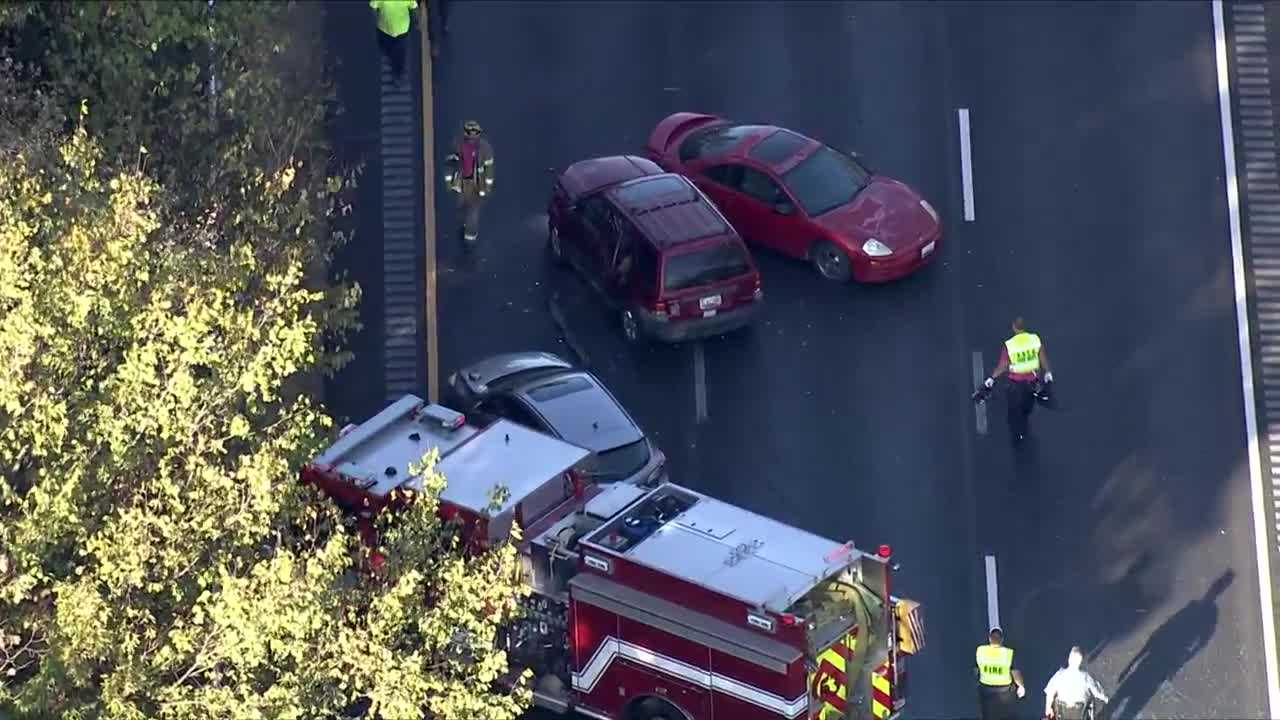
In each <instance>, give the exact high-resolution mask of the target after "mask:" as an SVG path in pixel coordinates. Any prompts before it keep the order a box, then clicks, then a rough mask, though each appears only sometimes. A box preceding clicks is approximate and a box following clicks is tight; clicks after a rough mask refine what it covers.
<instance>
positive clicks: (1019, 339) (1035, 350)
mask: <svg viewBox="0 0 1280 720" xmlns="http://www.w3.org/2000/svg"><path fill="white" fill-rule="evenodd" d="M1004 348H1005V350H1006V351H1008V353H1009V372H1015V373H1033V372H1035V371H1037V370H1039V369H1040V336H1039V335H1037V334H1035V333H1031V332H1020V333H1018V334H1017V335H1014V336H1013V337H1011V338H1009V339H1008V340H1005V341H1004Z"/></svg>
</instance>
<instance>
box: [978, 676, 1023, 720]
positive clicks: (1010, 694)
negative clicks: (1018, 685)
mask: <svg viewBox="0 0 1280 720" xmlns="http://www.w3.org/2000/svg"><path fill="white" fill-rule="evenodd" d="M1017 702H1018V694H1017V693H1016V692H1014V687H1013V685H1002V686H999V687H992V686H990V685H979V686H978V703H979V706H980V707H981V708H982V720H1014V719H1015V712H1014V711H1015V710H1016V709H1017V708H1016V704H1017Z"/></svg>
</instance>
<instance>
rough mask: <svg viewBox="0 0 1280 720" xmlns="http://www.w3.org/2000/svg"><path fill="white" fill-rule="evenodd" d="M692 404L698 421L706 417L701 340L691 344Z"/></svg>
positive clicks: (704, 374)
mask: <svg viewBox="0 0 1280 720" xmlns="http://www.w3.org/2000/svg"><path fill="white" fill-rule="evenodd" d="M693 404H694V409H695V410H696V412H697V414H698V422H704V421H706V419H707V358H706V355H705V353H704V351H703V349H702V342H701V341H699V342H695V343H694V344H693Z"/></svg>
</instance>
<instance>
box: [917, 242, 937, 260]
mask: <svg viewBox="0 0 1280 720" xmlns="http://www.w3.org/2000/svg"><path fill="white" fill-rule="evenodd" d="M937 244H938V241H937V240H934V241H933V242H931V243H929V244H928V245H925V246H924V247H922V248H920V257H925V256H926V255H928V254H929V253H931V252H933V246H934V245H937Z"/></svg>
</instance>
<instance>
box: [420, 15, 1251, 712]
mask: <svg viewBox="0 0 1280 720" xmlns="http://www.w3.org/2000/svg"><path fill="white" fill-rule="evenodd" d="M451 15H452V18H451V24H452V34H451V37H450V38H449V40H448V43H447V45H446V47H445V48H444V51H443V53H442V55H441V57H440V58H439V59H438V60H437V61H436V65H435V74H436V77H435V93H436V95H435V113H436V115H435V126H436V128H437V133H438V134H437V137H436V142H437V151H436V156H437V157H443V154H444V152H445V147H446V144H447V143H448V142H449V140H450V139H451V137H452V136H453V134H454V132H456V129H457V127H458V126H459V125H460V123H461V122H462V121H463V120H464V119H476V120H479V121H480V122H481V123H482V124H483V125H484V126H485V127H486V129H487V131H488V133H489V136H490V138H491V141H492V142H493V145H494V148H495V151H496V156H497V166H498V168H497V169H498V187H497V193H496V198H495V199H494V201H493V202H492V203H491V204H490V206H489V207H487V208H486V211H485V216H484V218H483V222H482V232H481V248H480V250H479V252H478V255H477V257H476V258H474V259H467V258H464V257H463V256H462V255H461V253H460V251H459V249H458V247H457V245H456V240H455V238H454V236H453V234H452V233H451V232H450V231H451V230H452V229H453V228H454V227H455V226H456V223H457V219H458V214H457V213H456V211H455V210H454V209H453V208H452V207H449V206H448V205H447V202H448V200H449V198H448V196H447V195H444V194H443V193H441V194H440V195H439V197H440V198H441V200H440V202H441V206H440V208H439V214H438V217H439V222H438V224H439V226H440V228H441V230H442V232H441V250H440V256H441V258H440V271H441V281H440V293H441V295H440V300H439V308H440V344H441V345H440V347H441V351H440V358H441V366H442V367H441V370H442V377H443V375H447V373H448V372H450V371H451V370H453V369H455V368H457V367H458V366H459V365H460V364H463V363H466V362H470V361H472V360H475V359H478V358H480V357H483V356H485V355H487V354H491V353H496V352H503V351H511V350H522V349H547V350H552V351H558V352H562V353H566V354H567V353H569V352H570V351H569V348H568V347H566V346H565V344H564V343H563V342H562V341H561V340H560V334H559V331H558V329H557V327H556V325H555V324H554V323H553V322H552V319H551V316H550V314H549V313H548V310H547V304H548V302H549V301H550V300H551V299H552V298H553V297H557V298H558V302H559V304H560V306H561V308H562V309H563V312H564V315H565V316H566V318H567V320H568V324H569V326H570V329H571V331H572V334H573V335H574V336H575V337H576V338H577V339H578V340H579V341H580V344H581V345H582V347H583V348H584V349H585V351H586V353H587V356H588V358H589V360H590V363H591V367H592V368H593V369H594V370H595V371H596V372H597V373H598V374H600V376H601V377H602V378H603V379H604V380H605V382H606V383H607V384H608V385H609V386H610V387H611V388H612V389H613V390H614V392H615V393H616V394H617V395H618V396H619V397H620V399H621V400H622V401H623V403H624V404H626V405H627V406H628V407H629V408H630V409H631V411H632V412H633V414H635V415H636V417H637V418H638V419H639V420H640V422H641V423H642V424H643V425H644V426H645V427H646V428H647V429H648V430H649V431H650V432H651V434H652V435H653V436H654V437H655V438H656V439H657V440H658V442H659V443H660V444H661V446H662V447H663V448H664V449H665V450H666V452H667V453H668V455H669V456H670V457H671V461H672V465H673V469H674V478H675V479H676V480H677V481H678V482H682V483H684V484H688V485H691V486H693V487H695V488H698V489H700V490H704V491H707V492H710V493H712V494H715V495H717V496H720V497H722V498H724V499H726V500H729V501H732V502H736V503H738V504H741V505H744V506H746V507H748V508H750V509H753V510H756V511H760V512H764V513H767V514H770V515H773V516H775V517H778V518H780V519H782V520H785V521H788V522H791V523H795V524H797V525H800V526H802V527H804V528H806V529H809V530H812V531H816V532H819V533H822V534H825V535H828V536H832V537H837V538H851V539H853V540H855V541H856V542H857V543H858V544H859V545H860V546H862V547H864V548H874V547H875V546H876V545H878V544H880V543H890V544H892V545H893V546H894V548H895V552H896V553H897V554H898V557H899V558H900V560H901V562H902V563H903V570H902V573H901V574H900V577H899V580H898V585H897V589H898V590H899V591H900V593H901V594H903V595H905V596H909V597H913V598H915V599H918V600H920V601H922V602H923V603H924V604H925V605H926V607H927V611H928V616H929V623H928V626H929V631H930V642H931V644H930V647H929V648H928V650H927V652H926V653H925V654H924V655H923V656H921V657H919V658H916V659H915V660H914V661H913V664H912V666H911V672H912V698H911V702H910V705H909V707H908V711H907V715H908V716H909V717H913V718H940V717H957V716H965V715H968V714H971V713H973V712H974V694H973V688H972V677H971V674H970V673H971V667H972V658H973V655H972V653H973V648H974V646H975V645H976V644H977V643H979V642H981V641H982V639H983V637H984V635H985V630H986V627H985V625H986V621H987V617H986V616H987V601H986V596H985V592H984V578H983V555H984V554H985V553H992V554H994V555H995V556H996V558H997V562H998V567H999V580H1000V609H1001V616H1002V617H1001V620H1002V624H1003V626H1004V627H1005V629H1006V631H1007V633H1008V636H1009V641H1010V644H1011V645H1013V646H1014V647H1015V648H1017V650H1018V665H1019V666H1021V668H1022V669H1023V671H1024V672H1025V673H1026V675H1027V678H1028V681H1029V683H1030V685H1031V688H1030V691H1031V694H1030V697H1029V699H1028V701H1027V702H1025V703H1024V706H1023V710H1024V713H1023V714H1024V715H1025V716H1026V717H1034V716H1038V714H1039V710H1040V709H1041V708H1040V706H1039V703H1040V702H1041V696H1040V691H1041V688H1042V687H1043V684H1044V683H1045V681H1046V680H1047V679H1048V677H1049V675H1050V673H1051V672H1052V671H1053V670H1054V669H1055V667H1056V666H1057V665H1058V664H1059V663H1061V662H1062V661H1063V659H1064V657H1065V654H1066V650H1067V648H1068V646H1070V645H1071V644H1080V645H1083V646H1085V647H1086V648H1087V649H1089V650H1090V651H1091V653H1092V654H1093V655H1094V658H1093V660H1092V667H1093V669H1094V671H1095V674H1096V675H1097V676H1098V677H1099V679H1100V680H1102V681H1103V683H1104V684H1105V685H1107V686H1108V687H1109V688H1111V689H1112V690H1114V691H1115V692H1114V694H1115V696H1116V699H1117V702H1116V703H1114V704H1113V707H1114V709H1116V710H1119V711H1121V712H1119V713H1118V714H1117V715H1115V716H1116V717H1134V716H1136V715H1141V716H1143V717H1170V716H1173V717H1181V718H1193V717H1219V718H1244V717H1262V716H1263V714H1264V709H1263V708H1264V701H1265V693H1264V681H1263V674H1262V667H1263V662H1262V657H1261V649H1260V641H1259V640H1258V638H1259V637H1260V630H1259V626H1260V621H1259V609H1258V605H1257V582H1258V581H1257V577H1256V570H1255V567H1256V565H1255V561H1254V556H1253V538H1252V520H1251V515H1250V507H1249V497H1248V476H1247V466H1246V464H1245V455H1244V441H1243V421H1242V405H1241V398H1240V395H1239V390H1238V388H1239V387H1240V379H1239V373H1240V370H1239V363H1238V359H1237V356H1236V351H1235V347H1236V346H1235V340H1234V338H1235V335H1234V333H1235V326H1234V314H1233V313H1234V309H1233V306H1232V295H1231V275H1230V248H1229V245H1228V235H1227V222H1226V216H1225V204H1224V201H1223V198H1222V196H1223V190H1222V180H1221V175H1222V172H1223V170H1222V166H1223V161H1222V155H1221V135H1220V131H1219V128H1218V124H1217V108H1216V96H1215V92H1214V91H1215V87H1216V86H1215V81H1214V65H1213V27H1212V18H1211V15H1210V10H1209V6H1208V4H1207V3H1171V4H1154V3H1150V4H1148V3H1138V4H1119V3H1106V4H1104V3H1080V4H1050V3H1039V2H1036V3H1025V4H1013V3H998V4H992V5H973V4H963V3H958V2H952V3H933V4H920V5H915V4H862V3H856V4H855V3H837V2H822V3H801V2H791V3H785V4H783V3H771V4H754V5H740V4H731V3H720V2H718V3H699V4H686V5H667V4H663V3H623V2H609V3H598V4H587V3H551V2H545V3H543V2H540V3H521V2H511V3H507V2H476V3H456V4H454V5H453V8H452V10H451ZM957 107H966V108H969V109H970V111H971V114H972V119H973V135H972V141H973V158H974V178H975V186H976V191H975V192H976V200H977V202H976V207H977V221H976V222H974V223H965V222H963V220H962V202H961V197H962V196H961V185H960V163H959V141H958V137H957V125H956V108H957ZM677 110H701V111H708V112H714V113H722V114H725V115H728V116H732V117H735V118H741V119H752V120H763V121H766V122H774V123H777V124H782V125H787V126H790V127H793V128H795V129H798V130H801V131H804V132H807V133H809V134H812V135H815V136H817V137H821V138H823V139H826V140H828V141H829V142H831V143H833V144H837V145H844V146H849V147H854V148H858V149H860V150H861V151H862V152H863V153H864V154H865V155H866V156H868V157H869V158H870V159H871V161H872V162H873V164H874V165H875V166H876V167H877V168H878V169H879V170H880V171H882V172H884V173H885V174H888V175H892V176H894V177H898V178H900V179H903V180H905V181H907V182H908V183H910V184H912V185H913V186H915V187H916V188H917V189H919V190H920V191H922V193H923V194H924V195H925V196H926V197H928V198H929V199H930V200H931V201H932V202H933V203H934V204H935V205H936V206H937V207H939V209H940V210H941V212H942V213H943V215H944V220H945V222H946V224H947V227H948V238H947V244H946V245H945V246H944V248H943V250H942V251H941V252H942V254H941V257H940V258H939V261H938V262H936V263H935V264H934V265H933V266H932V267H930V268H929V269H927V270H925V271H924V272H922V273H920V274H919V275H917V276H915V277H913V278H910V279H908V280H906V281H904V282H900V283H896V284H892V285H888V286H879V287H856V286H853V287H836V286H832V285H829V284H824V283H822V282H820V281H819V279H818V278H817V277H816V275H815V274H814V273H813V272H812V271H811V270H810V269H809V268H807V267H805V266H803V265H800V264H797V263H794V262H790V261H786V260H782V259H780V258H777V257H774V256H770V255H767V254H758V259H759V261H760V264H761V267H762V270H763V272H764V275H765V291H766V303H767V312H766V313H765V315H764V317H763V319H762V321H761V323H760V324H759V326H757V327H756V328H754V330H752V331H751V332H749V333H747V334H745V335H742V336H736V337H729V338H724V339H721V340H717V341H712V342H709V343H707V344H706V345H705V368H706V384H707V388H706V399H707V415H708V417H707V420H706V421H705V422H704V423H698V422H697V419H696V417H695V400H694V383H693V378H694V371H693V364H692V363H693V357H694V353H693V352H692V350H691V349H690V348H688V347H677V348H649V349H643V350H630V349H628V348H626V347H625V346H624V345H623V343H622V340H621V338H620V335H619V333H618V330H617V328H616V325H615V323H614V322H613V319H612V318H610V317H607V316H606V315H604V314H603V312H602V311H600V310H599V309H598V307H597V305H596V304H595V303H594V302H593V301H592V299H591V298H590V296H589V295H588V294H587V293H586V292H585V290H583V288H582V285H581V283H579V282H578V281H577V280H576V279H575V278H573V277H572V276H570V275H568V274H566V273H563V272H558V271H553V270H551V269H550V268H549V267H548V264H547V263H546V261H545V252H544V240H545V216H544V215H543V213H544V208H545V202H546V197H547V189H548V186H549V178H548V175H547V171H546V168H547V167H551V166H557V167H560V166H563V165H565V164H568V163H570V162H573V161H575V160H578V159H581V158H584V157H589V156H593V155H601V154H614V153H620V152H634V151H637V150H638V149H639V148H640V147H641V145H642V143H643V141H644V139H645V137H646V135H647V133H648V131H649V130H650V129H651V128H652V126H653V124H654V123H655V122H656V121H657V120H659V119H660V118H662V117H663V116H665V115H666V114H667V113H669V112H673V111H677ZM437 182H438V179H437ZM1015 313H1021V314H1023V315H1025V316H1026V317H1027V318H1028V320H1029V321H1030V322H1031V323H1032V325H1033V327H1034V329H1036V330H1038V331H1040V332H1041V333H1042V334H1043V336H1044V337H1045V339H1046V342H1047V348H1048V350H1049V352H1050V353H1051V357H1052V359H1053V364H1054V367H1055V368H1056V370H1057V373H1056V374H1057V376H1058V380H1059V383H1058V387H1059V390H1058V393H1059V395H1060V399H1061V406H1062V407H1061V409H1060V410H1059V411H1058V412H1056V413H1040V414H1039V415H1038V416H1037V417H1036V418H1035V425H1036V430H1037V431H1038V436H1039V438H1038V440H1037V441H1036V442H1035V443H1034V444H1032V445H1031V446H1029V447H1028V448H1027V449H1026V450H1025V451H1023V452H1021V453H1020V454H1018V455H1015V454H1014V453H1013V452H1012V451H1011V449H1010V447H1009V444H1008V438H1007V433H1006V430H1005V428H1004V425H1003V415H1002V412H1003V408H1002V407H1000V406H999V405H998V404H997V405H994V406H993V407H991V408H990V410H989V414H990V423H989V424H990V428H991V431H990V434H989V435H986V436H979V435H978V434H977V433H976V431H975V421H974V411H973V408H972V406H971V405H970V404H969V402H968V393H969V391H970V390H971V385H972V374H973V368H972V357H973V356H972V354H973V352H974V351H981V352H982V353H983V361H984V363H985V366H986V368H985V369H987V370H989V369H990V367H991V365H992V364H993V363H994V361H995V358H996V353H997V351H998V349H999V343H1000V342H1001V341H1002V340H1003V339H1004V337H1005V336H1006V335H1007V332H1006V330H1007V327H1008V322H1009V320H1010V318H1011V316H1012V315H1013V314H1015ZM1215 583H1216V586H1215ZM1212 587H1218V588H1220V589H1221V592H1219V593H1218V594H1213V593H1211V592H1210V588H1212ZM1207 593H1208V594H1207Z"/></svg>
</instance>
